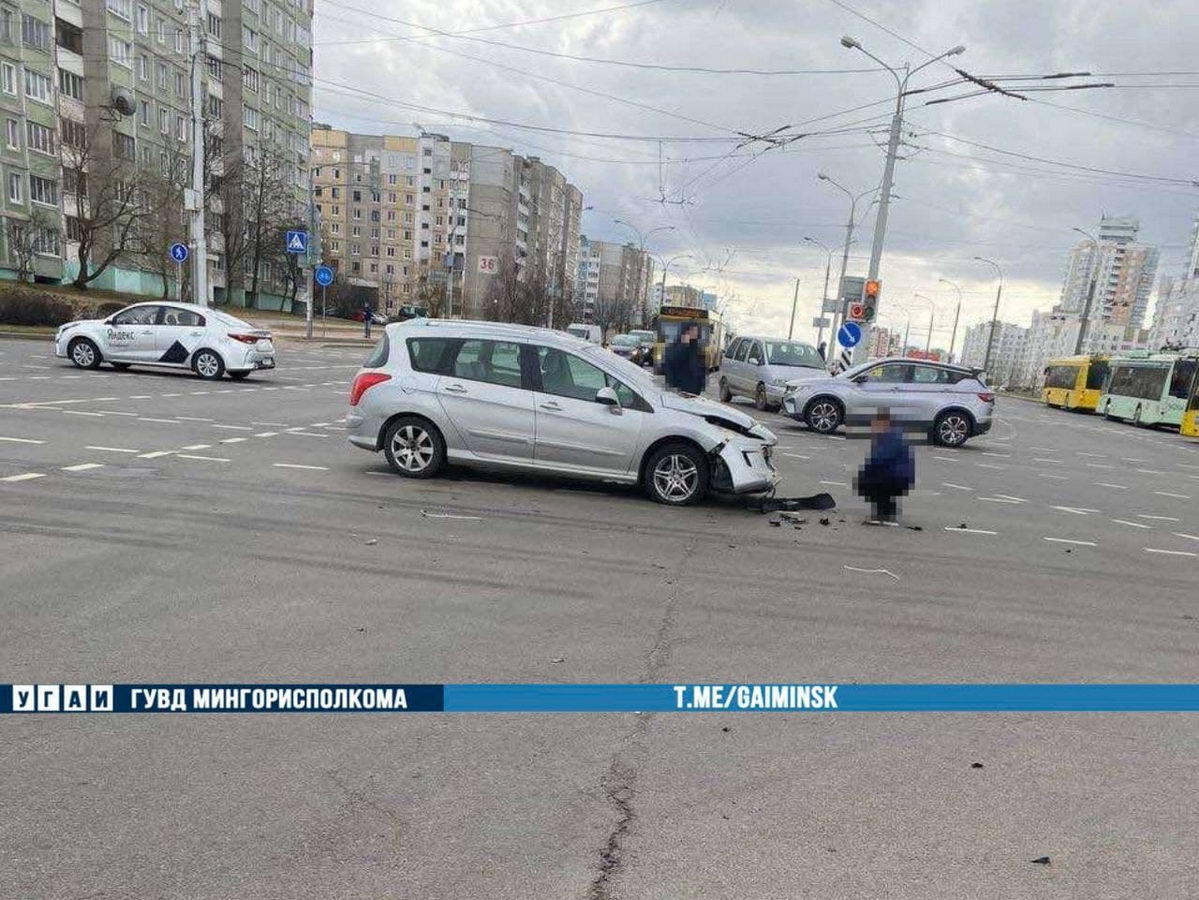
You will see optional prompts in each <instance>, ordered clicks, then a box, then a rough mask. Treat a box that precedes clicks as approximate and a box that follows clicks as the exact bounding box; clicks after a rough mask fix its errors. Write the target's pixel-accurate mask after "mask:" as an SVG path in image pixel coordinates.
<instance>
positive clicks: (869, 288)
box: [862, 279, 883, 322]
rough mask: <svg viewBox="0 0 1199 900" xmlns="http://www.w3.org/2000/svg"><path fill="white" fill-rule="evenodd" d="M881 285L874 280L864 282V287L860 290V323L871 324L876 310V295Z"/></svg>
mask: <svg viewBox="0 0 1199 900" xmlns="http://www.w3.org/2000/svg"><path fill="white" fill-rule="evenodd" d="M882 287H883V283H882V282H881V281H878V280H876V279H871V280H868V281H867V282H866V286H865V287H863V288H862V321H863V322H873V321H874V314H875V312H876V311H877V308H878V295H879V291H881V290H882Z"/></svg>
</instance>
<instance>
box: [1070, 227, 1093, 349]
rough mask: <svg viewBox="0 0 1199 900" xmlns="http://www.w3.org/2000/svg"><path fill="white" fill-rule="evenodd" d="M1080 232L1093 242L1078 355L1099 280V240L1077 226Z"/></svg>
mask: <svg viewBox="0 0 1199 900" xmlns="http://www.w3.org/2000/svg"><path fill="white" fill-rule="evenodd" d="M1073 230H1074V231H1077V232H1078V233H1079V234H1081V235H1083V236H1084V237H1085V238H1086V239H1087V240H1088V241H1090V242H1091V248H1092V249H1091V283H1090V284H1089V285H1088V286H1087V300H1086V303H1085V304H1084V306H1083V309H1082V319H1081V320H1080V321H1079V323H1078V338H1077V340H1075V342H1074V355H1075V356H1078V355H1079V354H1080V353H1082V348H1083V344H1084V343H1085V341H1086V333H1087V324H1088V323H1089V321H1090V318H1091V304H1092V303H1093V302H1094V300H1095V282H1097V281H1098V280H1099V241H1097V240H1096V239H1095V237H1094V236H1093V235H1091V234H1090V233H1088V232H1086V231H1083V230H1082V229H1081V228H1075V229H1073Z"/></svg>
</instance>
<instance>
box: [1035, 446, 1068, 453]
mask: <svg viewBox="0 0 1199 900" xmlns="http://www.w3.org/2000/svg"><path fill="white" fill-rule="evenodd" d="M1028 449H1029V450H1039V451H1041V452H1042V453H1061V452H1062V451H1061V450H1059V449H1058V448H1057V447H1029V448H1028Z"/></svg>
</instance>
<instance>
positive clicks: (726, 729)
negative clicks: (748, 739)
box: [720, 725, 733, 734]
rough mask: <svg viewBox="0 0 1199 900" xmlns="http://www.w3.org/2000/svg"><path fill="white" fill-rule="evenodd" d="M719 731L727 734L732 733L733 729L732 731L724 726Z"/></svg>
mask: <svg viewBox="0 0 1199 900" xmlns="http://www.w3.org/2000/svg"><path fill="white" fill-rule="evenodd" d="M720 730H721V731H723V732H725V733H726V734H727V733H728V732H730V731H732V730H733V729H732V728H730V727H729V726H728V725H725V726H724V727H722V728H721V729H720Z"/></svg>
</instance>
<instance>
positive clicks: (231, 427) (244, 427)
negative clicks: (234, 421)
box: [212, 423, 254, 431]
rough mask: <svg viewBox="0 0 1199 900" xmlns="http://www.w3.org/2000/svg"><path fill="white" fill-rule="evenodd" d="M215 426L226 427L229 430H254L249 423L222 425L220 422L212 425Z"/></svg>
mask: <svg viewBox="0 0 1199 900" xmlns="http://www.w3.org/2000/svg"><path fill="white" fill-rule="evenodd" d="M212 427H213V428H224V429H226V430H227V431H253V430H254V429H253V428H251V427H250V426H249V425H221V424H219V423H217V424H215V425H213V426H212Z"/></svg>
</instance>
